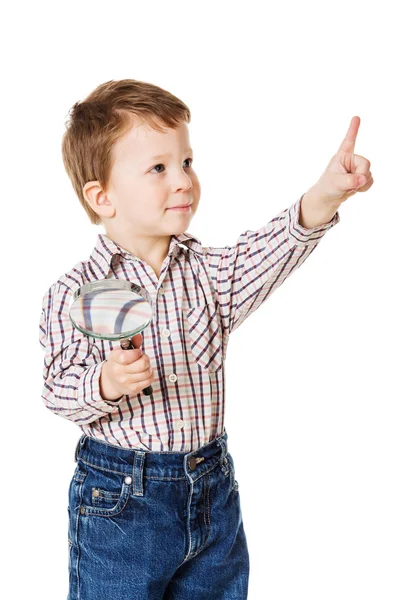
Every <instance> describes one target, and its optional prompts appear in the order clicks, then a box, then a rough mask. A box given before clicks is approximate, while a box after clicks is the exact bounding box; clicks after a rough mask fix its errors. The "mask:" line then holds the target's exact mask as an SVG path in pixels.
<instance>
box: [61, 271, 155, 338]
mask: <svg viewBox="0 0 400 600" xmlns="http://www.w3.org/2000/svg"><path fill="white" fill-rule="evenodd" d="M102 289H103V290H107V289H109V290H126V291H129V292H135V294H138V295H139V296H141V297H142V298H143V299H144V300H146V302H148V304H149V305H150V309H152V300H151V296H150V294H149V293H148V291H147V290H146V289H145V288H142V287H140V286H139V285H137V284H136V283H132V282H131V281H126V280H125V279H100V280H98V281H93V282H91V283H85V284H84V285H81V286H80V287H79V288H78V289H77V290H75V292H74V296H73V299H72V302H71V304H70V307H69V318H70V320H71V322H72V324H73V326H74V327H76V329H78V331H80V332H81V333H83V334H85V335H87V336H89V337H93V338H96V339H98V340H113V341H114V340H124V339H126V338H130V337H132V336H134V335H137V334H138V333H141V332H142V331H143V330H144V329H145V328H146V327H147V326H148V325H149V323H150V322H151V319H152V316H153V315H152V313H151V315H150V317H149V319H148V321H147V322H146V323H145V324H144V325H142V326H141V327H139V328H137V327H136V328H135V329H131V330H130V331H127V332H124V333H123V334H121V333H112V334H109V335H99V334H96V333H94V332H93V331H89V330H88V329H84V328H83V327H81V326H80V325H78V324H77V323H76V322H75V321H74V319H73V318H72V317H71V310H72V306H73V305H74V303H75V300H76V299H77V298H79V297H81V296H84V295H85V294H88V293H90V292H93V291H96V290H102Z"/></svg>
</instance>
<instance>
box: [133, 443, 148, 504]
mask: <svg viewBox="0 0 400 600" xmlns="http://www.w3.org/2000/svg"><path fill="white" fill-rule="evenodd" d="M134 452H135V460H134V461H133V469H132V479H133V490H132V494H133V495H134V496H143V470H144V458H145V454H146V452H144V451H142V450H135V451H134Z"/></svg>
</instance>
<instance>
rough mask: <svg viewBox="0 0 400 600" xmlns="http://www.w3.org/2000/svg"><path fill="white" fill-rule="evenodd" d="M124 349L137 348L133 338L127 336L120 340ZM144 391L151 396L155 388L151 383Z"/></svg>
mask: <svg viewBox="0 0 400 600" xmlns="http://www.w3.org/2000/svg"><path fill="white" fill-rule="evenodd" d="M120 344H121V348H122V350H135V346H134V345H133V344H132V340H131V339H130V338H125V339H123V340H121V341H120ZM142 393H143V394H144V395H145V396H150V395H151V394H152V393H153V388H152V387H151V385H148V386H147V387H146V388H144V389H143V390H142Z"/></svg>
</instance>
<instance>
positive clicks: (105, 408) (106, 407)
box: [77, 361, 124, 416]
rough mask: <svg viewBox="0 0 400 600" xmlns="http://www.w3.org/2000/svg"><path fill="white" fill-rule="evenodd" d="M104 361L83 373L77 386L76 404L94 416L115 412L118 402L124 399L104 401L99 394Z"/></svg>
mask: <svg viewBox="0 0 400 600" xmlns="http://www.w3.org/2000/svg"><path fill="white" fill-rule="evenodd" d="M104 362H105V361H103V362H101V363H97V364H96V365H92V366H91V367H89V368H88V369H86V371H85V372H84V373H83V375H82V376H81V378H80V381H79V386H78V398H77V400H78V404H79V405H80V406H82V408H85V409H86V410H88V411H90V412H92V413H93V414H94V415H99V416H104V415H105V414H108V413H112V412H117V411H118V405H119V401H120V400H121V399H122V398H124V395H122V396H120V398H117V399H116V400H104V399H103V398H102V396H101V394H100V375H101V368H102V366H103V364H104Z"/></svg>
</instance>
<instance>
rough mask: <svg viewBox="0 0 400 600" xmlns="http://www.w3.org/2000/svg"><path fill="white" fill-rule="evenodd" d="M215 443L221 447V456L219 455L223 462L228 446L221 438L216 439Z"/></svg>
mask: <svg viewBox="0 0 400 600" xmlns="http://www.w3.org/2000/svg"><path fill="white" fill-rule="evenodd" d="M217 443H218V444H219V445H220V446H221V448H222V454H221V459H222V460H223V459H224V458H225V457H226V455H227V453H228V444H227V441H226V440H225V439H224V437H223V436H221V437H219V438H217Z"/></svg>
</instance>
